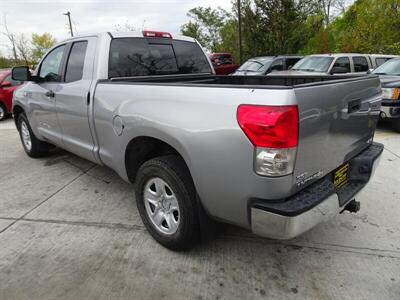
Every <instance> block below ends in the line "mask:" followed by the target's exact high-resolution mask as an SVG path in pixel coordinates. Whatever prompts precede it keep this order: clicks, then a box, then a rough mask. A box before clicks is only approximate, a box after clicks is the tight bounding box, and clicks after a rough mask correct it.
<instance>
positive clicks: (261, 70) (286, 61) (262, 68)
mask: <svg viewBox="0 0 400 300" xmlns="http://www.w3.org/2000/svg"><path fill="white" fill-rule="evenodd" d="M301 58H302V56H295V55H280V56H260V57H254V58H251V59H249V60H247V61H246V62H245V63H244V64H243V65H241V66H240V67H239V68H238V69H237V70H236V72H234V73H233V75H250V76H262V75H266V74H268V73H271V72H275V71H284V70H290V69H291V68H292V67H293V66H294V65H295V64H296V63H297V62H298V61H299V60H300V59H301Z"/></svg>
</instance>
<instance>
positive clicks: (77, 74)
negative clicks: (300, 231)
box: [65, 41, 87, 82]
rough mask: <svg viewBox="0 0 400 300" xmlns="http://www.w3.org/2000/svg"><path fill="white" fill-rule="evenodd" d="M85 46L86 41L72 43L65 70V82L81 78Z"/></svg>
mask: <svg viewBox="0 0 400 300" xmlns="http://www.w3.org/2000/svg"><path fill="white" fill-rule="evenodd" d="M86 48H87V41H82V42H75V43H73V44H72V47H71V52H70V54H69V58H68V63H67V70H66V72H65V82H73V81H78V80H81V79H82V76H83V66H84V63H85V55H86Z"/></svg>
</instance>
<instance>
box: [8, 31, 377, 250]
mask: <svg viewBox="0 0 400 300" xmlns="http://www.w3.org/2000/svg"><path fill="white" fill-rule="evenodd" d="M13 78H14V79H15V80H21V81H27V83H26V84H24V85H23V86H22V87H21V88H19V89H18V90H17V91H16V93H15V95H14V100H13V114H14V118H15V122H16V125H17V128H18V130H19V133H20V136H21V141H22V145H23V147H24V149H25V151H26V153H27V154H28V155H29V156H31V157H41V156H43V155H46V154H48V153H49V151H50V150H51V149H52V148H53V147H54V146H57V147H60V148H63V149H66V150H68V151H70V152H72V153H75V154H76V155H78V156H81V157H83V158H85V159H87V160H90V161H92V162H95V163H97V164H101V165H105V166H108V167H110V168H112V169H113V170H115V171H116V172H117V173H118V174H119V175H120V176H121V177H122V178H123V179H124V180H125V181H127V182H132V183H133V182H134V183H135V191H136V197H135V198H136V203H137V207H138V210H139V212H140V215H141V218H142V220H143V223H144V225H145V226H146V228H147V229H148V231H149V232H150V233H151V235H152V236H153V237H154V238H155V239H156V240H157V241H158V242H160V243H161V244H163V245H164V246H166V247H168V248H170V249H175V250H180V249H185V248H188V247H189V246H191V245H192V244H193V243H194V242H195V241H197V240H198V238H199V236H200V233H201V230H202V228H205V227H206V224H207V222H208V221H209V220H219V221H222V222H227V223H231V224H235V225H238V226H241V227H244V228H247V229H250V230H252V231H253V232H254V233H256V234H259V235H262V236H265V237H270V238H276V239H289V238H293V237H295V236H297V235H299V234H301V233H303V232H305V231H307V230H309V229H310V228H312V227H313V226H315V225H316V224H318V223H319V222H321V221H324V220H327V219H329V218H330V217H332V216H334V215H336V214H338V213H340V212H342V211H344V210H349V211H352V212H355V211H357V210H358V209H359V207H358V204H359V202H356V201H355V200H354V197H355V196H356V194H357V193H358V192H359V191H360V190H361V189H363V188H364V187H365V185H366V184H367V182H368V181H369V179H370V178H371V176H372V174H373V172H374V169H375V167H376V165H377V161H378V158H379V157H380V155H381V153H382V150H383V145H380V144H377V143H374V142H373V137H374V132H375V126H376V123H377V121H378V117H379V111H380V103H381V87H380V82H379V78H378V77H377V76H373V75H371V76H363V77H351V76H348V77H340V76H337V77H335V78H332V77H331V76H276V77H275V76H268V77H264V76H252V77H245V76H216V75H215V74H214V72H213V70H212V66H211V64H210V62H209V60H208V58H207V56H206V54H205V53H204V52H203V50H202V48H201V47H200V45H199V44H198V43H197V42H196V41H195V40H193V39H191V38H187V37H181V36H172V35H170V34H169V33H165V32H147V31H146V32H143V33H142V32H140V33H126V34H125V33H104V34H99V35H93V36H85V37H76V38H72V39H70V40H67V41H64V42H61V43H59V44H58V45H56V46H55V47H54V48H52V49H51V50H50V51H49V52H48V53H47V54H46V55H45V57H44V58H43V59H42V60H41V62H40V63H39V65H38V68H37V70H36V71H35V73H34V74H31V73H30V72H29V70H28V68H27V67H17V68H14V69H13Z"/></svg>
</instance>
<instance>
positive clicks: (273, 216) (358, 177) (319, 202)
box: [250, 143, 383, 239]
mask: <svg viewBox="0 0 400 300" xmlns="http://www.w3.org/2000/svg"><path fill="white" fill-rule="evenodd" d="M382 151H383V145H382V144H378V143H373V144H372V145H371V146H370V147H368V148H367V149H365V150H364V151H363V152H361V153H360V154H359V155H357V156H356V157H354V158H353V159H351V160H350V161H349V162H348V163H349V165H350V171H349V181H348V184H347V185H346V187H344V188H342V189H341V190H336V189H335V187H334V184H333V183H332V182H333V181H332V176H333V173H332V174H328V175H327V176H325V177H324V178H323V179H321V180H319V181H317V182H315V183H313V184H311V185H310V186H308V187H307V188H305V189H304V190H302V191H301V192H299V193H298V194H296V195H294V196H292V197H290V198H289V199H286V200H285V201H283V202H279V203H270V202H267V201H262V200H256V201H254V202H253V203H252V205H251V207H250V214H251V228H252V231H253V232H254V233H255V234H258V235H261V236H264V237H268V238H274V239H291V238H294V237H296V236H298V235H300V234H302V233H304V232H306V231H308V230H309V229H311V228H313V227H314V226H316V225H317V224H319V223H321V222H324V221H327V220H329V219H331V218H332V217H334V216H335V215H337V214H339V213H340V212H341V211H342V210H343V209H344V207H345V206H346V205H347V204H348V203H349V202H350V201H351V200H352V199H354V197H355V196H356V195H357V194H358V193H359V192H360V191H361V190H362V189H363V188H364V187H365V186H366V184H367V183H368V181H369V180H370V179H371V177H372V176H373V174H374V173H375V170H376V168H377V166H378V164H379V160H380V157H381V154H382Z"/></svg>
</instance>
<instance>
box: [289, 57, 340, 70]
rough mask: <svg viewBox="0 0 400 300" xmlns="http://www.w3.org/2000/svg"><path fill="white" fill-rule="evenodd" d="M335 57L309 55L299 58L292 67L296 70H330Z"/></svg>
mask: <svg viewBox="0 0 400 300" xmlns="http://www.w3.org/2000/svg"><path fill="white" fill-rule="evenodd" d="M332 61H333V57H325V56H307V57H304V58H303V59H301V60H299V61H298V62H297V63H296V64H295V65H294V66H293V68H292V70H296V71H309V72H328V70H329V66H330V65H331V63H332Z"/></svg>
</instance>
